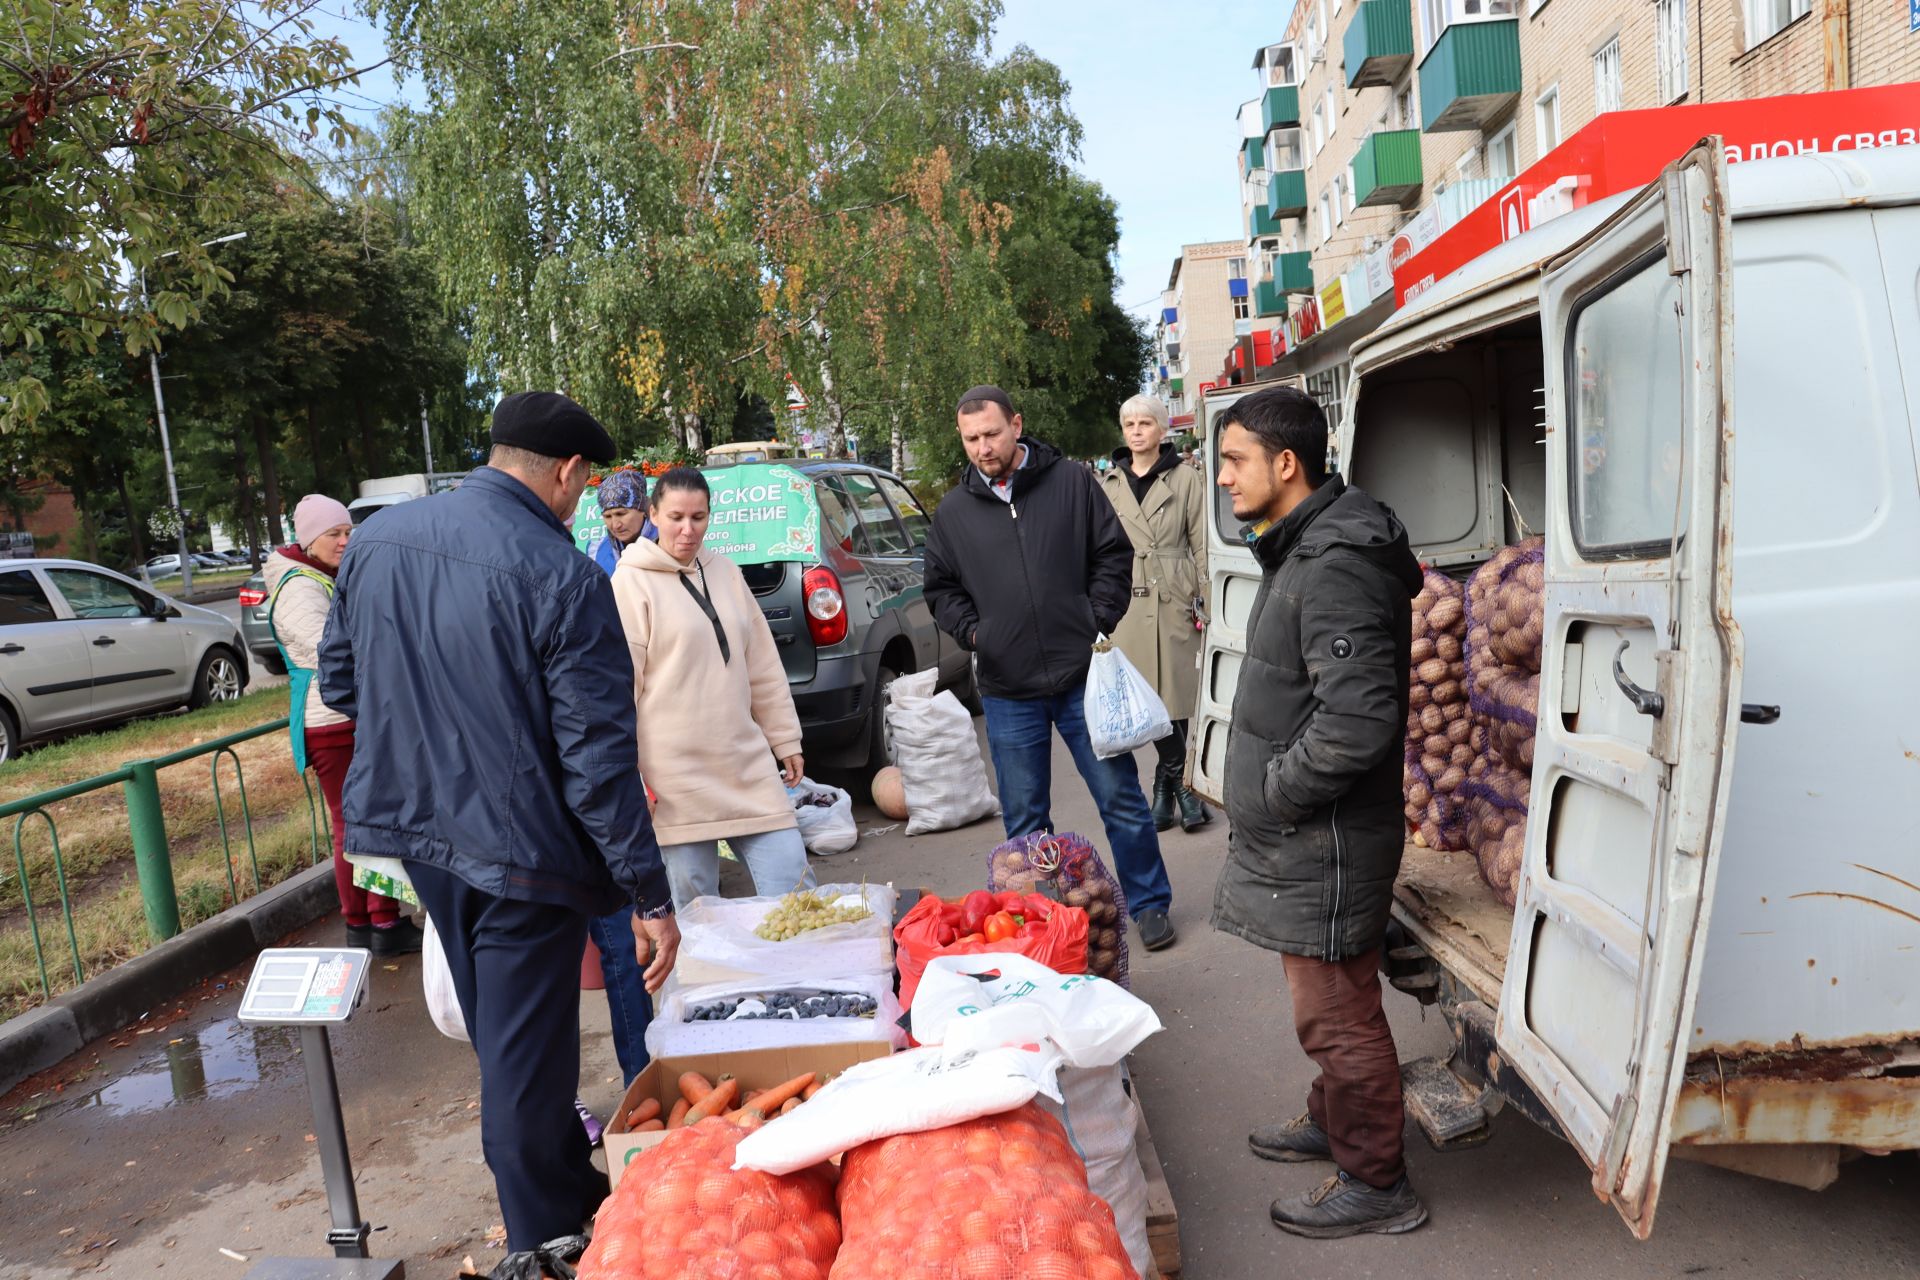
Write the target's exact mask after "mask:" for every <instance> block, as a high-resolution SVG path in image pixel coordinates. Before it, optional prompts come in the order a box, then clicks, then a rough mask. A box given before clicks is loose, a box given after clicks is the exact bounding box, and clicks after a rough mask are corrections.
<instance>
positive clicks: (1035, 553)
mask: <svg viewBox="0 0 1920 1280" xmlns="http://www.w3.org/2000/svg"><path fill="white" fill-rule="evenodd" d="M958 416H959V422H960V441H961V443H962V444H963V445H964V446H965V448H966V451H967V457H968V458H969V459H970V460H971V461H972V464H973V465H972V466H970V467H968V468H967V471H966V475H965V476H964V477H963V478H962V479H961V482H960V485H959V487H958V488H956V489H955V490H954V491H953V492H952V493H950V494H948V495H947V498H946V500H945V501H944V502H942V503H941V504H940V506H939V509H938V510H936V511H935V512H934V516H933V532H932V534H931V535H930V536H929V537H928V539H927V570H926V593H927V603H928V605H929V606H930V607H931V608H932V609H933V616H934V618H935V620H936V621H938V622H939V624H940V629H941V630H942V631H945V632H946V633H947V634H948V635H950V636H952V637H953V638H954V639H955V640H957V641H959V642H960V644H961V646H962V647H964V648H967V649H971V650H972V651H973V652H974V654H975V656H976V657H977V658H978V660H979V678H980V701H981V703H982V704H983V705H984V707H985V708H986V713H987V745H988V747H989V748H990V749H991V750H992V752H993V771H994V774H995V776H996V777H997V779H998V781H999V784H1000V808H1001V816H1002V819H1003V821H1004V822H1005V823H1006V830H1007V838H1008V839H1012V838H1013V837H1015V836H1022V835H1028V834H1031V833H1032V832H1035V831H1051V830H1052V829H1053V818H1052V815H1051V813H1050V809H1051V793H1052V786H1053V730H1055V729H1057V730H1059V733H1060V737H1061V738H1062V740H1064V741H1065V742H1066V744H1067V750H1068V751H1070V752H1072V754H1073V762H1074V764H1075V765H1076V766H1077V767H1078V768H1079V770H1080V776H1081V777H1082V778H1084V779H1086V783H1087V788H1088V790H1090V791H1092V792H1093V799H1094V803H1095V804H1096V805H1098V806H1099V809H1100V820H1101V822H1102V823H1103V824H1105V826H1106V830H1107V843H1108V845H1109V846H1111V848H1112V850H1113V860H1114V871H1115V873H1116V874H1117V875H1118V876H1119V877H1120V887H1121V889H1122V890H1124V891H1125V893H1126V897H1127V911H1128V914H1129V915H1131V916H1132V917H1133V919H1134V922H1135V923H1136V924H1138V925H1139V926H1140V941H1141V944H1142V945H1143V946H1145V947H1146V948H1147V949H1148V950H1149V951H1157V950H1159V949H1160V948H1162V947H1166V946H1171V945H1172V943H1173V940H1174V933H1173V925H1172V923H1171V922H1170V921H1169V920H1168V919H1167V912H1168V910H1169V909H1170V908H1171V907H1172V906H1173V887H1172V885H1170V884H1169V883H1168V882H1167V868H1166V865H1165V864H1164V863H1163V862H1162V861H1161V860H1160V836H1159V833H1158V832H1156V831H1155V830H1154V827H1153V814H1152V811H1151V810H1149V809H1148V807H1147V797H1146V793H1145V792H1143V791H1142V790H1141V789H1140V769H1139V766H1138V765H1137V764H1136V763H1135V762H1134V759H1133V757H1132V756H1131V755H1121V756H1116V757H1114V758H1113V759H1110V760H1102V759H1100V758H1098V757H1097V756H1095V755H1094V754H1093V742H1092V739H1091V738H1090V737H1089V736H1088V734H1087V719H1086V710H1085V698H1086V685H1087V669H1088V667H1090V666H1091V665H1092V661H1093V642H1094V638H1095V637H1096V636H1097V635H1099V634H1100V633H1102V632H1105V633H1107V634H1112V632H1113V629H1114V628H1115V627H1116V626H1118V625H1119V623H1120V619H1121V618H1123V617H1125V616H1126V612H1127V606H1128V605H1129V604H1131V603H1132V593H1133V546H1132V544H1131V543H1129V542H1128V541H1127V535H1126V534H1125V533H1124V532H1122V531H1121V528H1120V521H1119V519H1118V518H1117V517H1116V516H1115V515H1114V513H1113V504H1112V503H1110V502H1108V501H1107V499H1106V496H1105V495H1104V494H1102V493H1101V492H1100V484H1099V482H1098V481H1097V480H1095V479H1094V478H1093V476H1092V474H1091V473H1090V472H1088V471H1087V470H1086V469H1085V468H1083V467H1076V466H1074V465H1072V464H1071V463H1066V462H1063V460H1062V459H1061V456H1060V451H1059V450H1058V449H1055V448H1054V447H1053V446H1052V445H1048V444H1043V443H1042V442H1040V441H1038V440H1024V441H1023V440H1022V439H1021V421H1020V415H1019V414H1017V413H1015V412H1014V411H1013V402H1012V401H1011V400H1010V399H1008V398H1007V393H1006V392H1004V391H1002V390H1001V389H1000V388H998V387H984V386H983V387H975V388H973V389H972V390H971V391H969V392H967V393H966V395H964V396H962V397H961V398H960V407H959V414H958Z"/></svg>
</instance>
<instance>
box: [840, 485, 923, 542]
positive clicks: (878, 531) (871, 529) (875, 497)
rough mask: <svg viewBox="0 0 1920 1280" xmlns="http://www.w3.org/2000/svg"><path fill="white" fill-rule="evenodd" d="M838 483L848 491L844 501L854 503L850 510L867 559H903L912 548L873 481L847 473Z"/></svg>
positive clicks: (884, 497) (883, 495) (878, 487)
mask: <svg viewBox="0 0 1920 1280" xmlns="http://www.w3.org/2000/svg"><path fill="white" fill-rule="evenodd" d="M840 483H841V485H842V486H843V487H844V488H845V489H846V491H847V500H848V501H849V502H851V503H853V509H854V510H855V511H856V512H858V513H859V515H860V527H861V528H862V529H865V530H866V533H867V546H868V547H869V548H870V550H869V552H868V554H869V555H876V556H904V555H909V554H911V553H912V551H913V544H912V543H911V542H909V541H908V540H907V535H906V532H905V531H904V530H902V529H901V528H900V522H899V521H898V520H895V519H894V518H893V510H892V508H890V507H888V506H887V499H886V495H885V494H883V493H881V492H880V486H879V485H877V484H875V483H874V482H873V477H871V476H868V475H866V474H864V473H862V472H857V471H854V472H847V473H845V474H843V475H841V476H840Z"/></svg>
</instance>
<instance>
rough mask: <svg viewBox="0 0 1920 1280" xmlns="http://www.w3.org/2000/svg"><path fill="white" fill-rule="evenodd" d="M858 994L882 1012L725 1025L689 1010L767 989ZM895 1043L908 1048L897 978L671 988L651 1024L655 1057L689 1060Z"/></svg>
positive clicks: (789, 980) (650, 1043) (760, 981)
mask: <svg viewBox="0 0 1920 1280" xmlns="http://www.w3.org/2000/svg"><path fill="white" fill-rule="evenodd" d="M823 988H824V989H826V990H829V991H843V992H853V993H857V994H859V995H863V996H868V997H870V998H871V999H872V1000H873V1001H874V1003H875V1005H876V1006H877V1011H876V1012H875V1013H874V1015H873V1016H872V1017H871V1018H793V1019H788V1018H779V1019H772V1018H767V1019H762V1018H734V1019H729V1020H727V1021H722V1022H688V1021H687V1020H686V1017H687V1011H688V1010H689V1009H691V1008H693V1007H695V1006H698V1005H703V1004H708V1003H711V1002H712V1001H715V1000H727V999H733V998H736V997H739V996H743V995H750V994H753V993H755V992H764V991H788V990H798V989H805V990H820V989H823ZM868 1043H880V1044H890V1045H892V1046H893V1047H894V1048H896V1049H899V1048H904V1047H905V1046H906V1043H907V1033H906V1032H905V1031H903V1030H901V1029H900V998H899V997H898V996H896V995H895V994H894V993H893V975H891V974H865V975H859V976H854V977H845V978H826V979H821V980H818V981H816V980H814V979H812V978H792V977H789V978H750V979H747V980H745V981H741V982H722V983H718V984H715V985H713V986H705V987H688V986H683V985H679V984H677V983H676V984H669V985H668V987H667V988H666V989H665V990H663V991H661V993H660V994H659V995H657V996H655V997H654V1010H653V1020H652V1021H651V1022H649V1023H648V1024H647V1053H648V1055H649V1056H651V1057H655V1058H684V1057H691V1056H693V1055H695V1054H703V1053H739V1052H741V1051H743V1050H748V1049H784V1048H788V1047H790V1046H793V1045H814V1044H868Z"/></svg>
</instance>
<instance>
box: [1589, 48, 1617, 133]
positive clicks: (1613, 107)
mask: <svg viewBox="0 0 1920 1280" xmlns="http://www.w3.org/2000/svg"><path fill="white" fill-rule="evenodd" d="M1623 96H1624V92H1623V90H1622V88H1621V85H1620V37H1619V36H1615V37H1614V38H1613V39H1611V40H1609V41H1607V42H1606V44H1604V45H1602V46H1601V48H1600V52H1598V53H1596V54H1594V55H1593V114H1594V115H1596V116H1602V115H1605V114H1606V113H1607V112H1609V111H1618V110H1619V109H1620V106H1621V101H1620V100H1621V98H1622V97H1623Z"/></svg>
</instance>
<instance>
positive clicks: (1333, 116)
mask: <svg viewBox="0 0 1920 1280" xmlns="http://www.w3.org/2000/svg"><path fill="white" fill-rule="evenodd" d="M1326 96H1327V136H1328V137H1329V138H1331V137H1332V136H1333V132H1334V130H1336V129H1338V128H1339V127H1340V99H1339V98H1337V97H1336V96H1334V88H1333V86H1332V85H1328V86H1327V95H1326Z"/></svg>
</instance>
